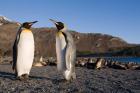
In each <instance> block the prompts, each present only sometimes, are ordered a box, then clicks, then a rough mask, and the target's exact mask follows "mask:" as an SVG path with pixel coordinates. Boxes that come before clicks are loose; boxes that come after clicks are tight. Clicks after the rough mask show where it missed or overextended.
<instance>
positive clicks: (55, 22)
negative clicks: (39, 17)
mask: <svg viewBox="0 0 140 93" xmlns="http://www.w3.org/2000/svg"><path fill="white" fill-rule="evenodd" d="M49 20H50V21H52V22H53V23H54V24H55V25H58V23H57V21H55V20H53V19H49Z"/></svg>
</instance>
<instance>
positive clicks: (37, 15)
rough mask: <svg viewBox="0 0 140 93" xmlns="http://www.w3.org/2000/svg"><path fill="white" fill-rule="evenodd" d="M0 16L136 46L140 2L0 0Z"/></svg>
mask: <svg viewBox="0 0 140 93" xmlns="http://www.w3.org/2000/svg"><path fill="white" fill-rule="evenodd" d="M0 15H3V16H6V17H7V18H9V19H11V20H14V21H18V22H21V23H23V22H26V21H35V20H37V21H39V22H38V23H36V24H35V25H34V27H54V24H52V23H51V22H50V21H49V19H50V18H51V19H55V20H58V21H62V22H64V23H65V24H66V25H67V27H68V28H69V29H71V30H74V31H78V32H81V33H102V34H109V35H113V36H116V37H120V38H122V39H124V40H125V41H127V42H128V43H136V44H140V0H1V1H0Z"/></svg>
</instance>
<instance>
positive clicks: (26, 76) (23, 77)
mask: <svg viewBox="0 0 140 93" xmlns="http://www.w3.org/2000/svg"><path fill="white" fill-rule="evenodd" d="M28 78H29V75H28V74H23V75H21V76H19V77H18V79H19V80H21V81H25V80H27V79H28Z"/></svg>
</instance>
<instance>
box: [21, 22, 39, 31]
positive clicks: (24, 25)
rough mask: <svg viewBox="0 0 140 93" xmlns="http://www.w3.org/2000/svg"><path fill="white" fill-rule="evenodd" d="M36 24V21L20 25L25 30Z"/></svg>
mask: <svg viewBox="0 0 140 93" xmlns="http://www.w3.org/2000/svg"><path fill="white" fill-rule="evenodd" d="M36 22H38V21H33V22H25V23H23V24H22V27H24V28H26V29H30V28H31V26H32V25H33V24H34V23H36Z"/></svg>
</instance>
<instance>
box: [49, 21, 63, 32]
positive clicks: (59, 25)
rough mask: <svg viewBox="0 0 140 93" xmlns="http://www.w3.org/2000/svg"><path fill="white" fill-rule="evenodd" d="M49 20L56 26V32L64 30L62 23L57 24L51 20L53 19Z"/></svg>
mask: <svg viewBox="0 0 140 93" xmlns="http://www.w3.org/2000/svg"><path fill="white" fill-rule="evenodd" d="M50 20H51V21H52V22H53V23H54V24H55V25H56V27H57V29H58V31H60V30H62V29H64V23H62V22H57V21H55V20H53V19H50Z"/></svg>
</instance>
